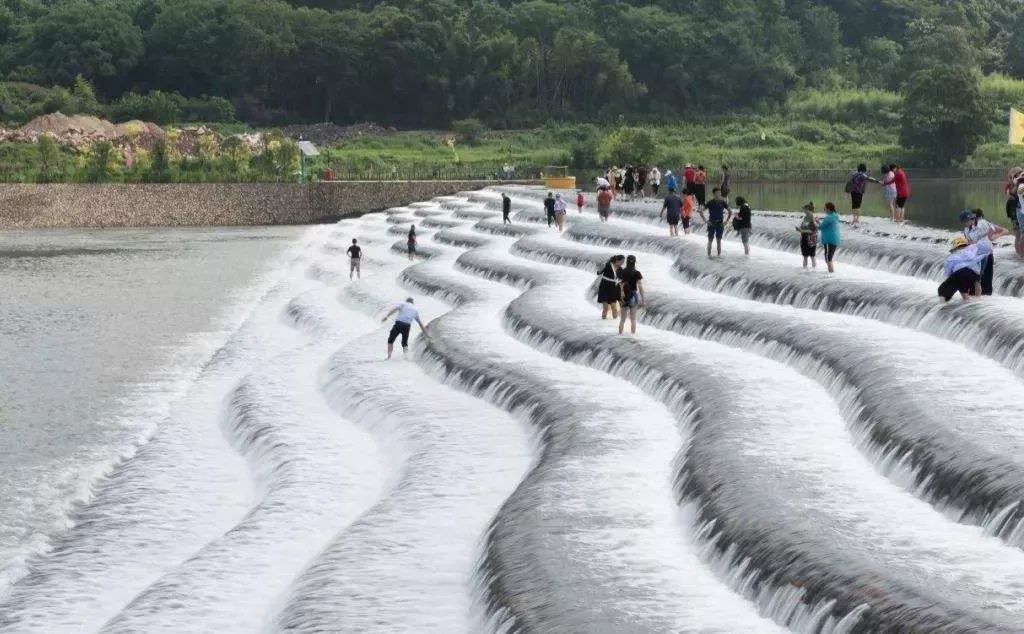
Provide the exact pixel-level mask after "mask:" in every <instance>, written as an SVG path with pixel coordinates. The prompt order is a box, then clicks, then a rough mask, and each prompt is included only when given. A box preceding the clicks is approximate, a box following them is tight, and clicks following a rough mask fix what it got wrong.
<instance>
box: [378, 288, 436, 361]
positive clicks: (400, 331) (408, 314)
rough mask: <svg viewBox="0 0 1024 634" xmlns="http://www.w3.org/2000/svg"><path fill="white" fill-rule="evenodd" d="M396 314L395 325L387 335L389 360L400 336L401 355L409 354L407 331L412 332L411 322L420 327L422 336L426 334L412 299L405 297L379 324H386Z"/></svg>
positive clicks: (425, 328)
mask: <svg viewBox="0 0 1024 634" xmlns="http://www.w3.org/2000/svg"><path fill="white" fill-rule="evenodd" d="M395 313H398V317H397V318H396V319H395V325H394V326H392V327H391V334H389V335H388V359H390V358H391V354H392V353H393V352H394V351H395V340H396V339H398V336H399V335H401V336H402V354H408V353H409V331H410V330H412V322H414V321H415V322H416V323H417V324H419V325H420V330H422V331H423V334H426V333H427V327H426V326H424V325H423V322H422V321H420V311H418V310H416V307H415V306H413V299H412V298H411V297H407V298H406V299H405V301H404V302H402V303H401V304H399V305H397V306H395V307H394V308H392V309H391V312H389V313H388V314H387V315H384V319H381V320H380V321H381V323H384V322H386V321H387V320H388V319H389V318H390V317H391V316H392V315H394V314H395Z"/></svg>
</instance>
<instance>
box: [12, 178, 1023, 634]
mask: <svg viewBox="0 0 1024 634" xmlns="http://www.w3.org/2000/svg"><path fill="white" fill-rule="evenodd" d="M509 191H510V192H511V193H512V196H513V207H514V215H513V217H514V219H515V223H514V224H512V225H506V224H504V223H502V222H501V220H500V195H499V192H498V191H497V190H485V191H482V192H474V193H467V194H464V195H458V196H448V197H442V198H438V199H436V200H434V201H424V202H420V203H414V204H412V205H409V206H406V207H401V208H396V209H392V210H388V211H386V212H384V213H379V214H370V215H367V216H365V217H363V218H358V219H352V220H345V221H342V222H340V223H338V224H337V225H331V226H324V227H317V228H312V229H309V230H306V231H305V232H303V233H302V234H301V236H296V237H295V238H294V239H293V241H292V242H291V244H290V246H289V248H288V249H286V250H284V251H282V254H281V255H280V257H278V258H277V259H274V260H273V261H271V262H270V263H268V264H266V265H264V266H265V268H266V270H265V271H264V272H261V273H260V274H259V275H257V276H254V277H253V278H251V279H249V280H248V282H247V283H246V284H245V285H244V286H243V287H242V288H239V289H237V290H235V291H234V292H233V293H232V296H231V299H230V303H231V305H232V306H234V308H232V310H231V311H229V312H230V314H228V315H227V316H226V317H223V318H222V319H221V321H220V322H217V323H218V324H219V326H217V327H215V328H210V329H208V330H207V331H203V332H202V333H197V334H192V335H189V336H188V337H187V338H185V339H184V340H183V341H184V343H181V344H179V345H178V346H176V347H169V348H167V352H166V354H165V356H164V357H161V358H160V359H159V360H158V361H156V368H157V369H156V370H154V371H153V372H152V373H151V375H152V376H153V377H154V379H153V380H152V381H148V380H147V381H145V382H139V383H138V384H137V385H136V386H135V387H134V388H132V389H131V390H129V391H127V392H125V394H126V395H127V396H125V397H124V398H125V399H126V403H127V404H129V405H130V406H129V407H128V408H127V409H124V410H122V411H124V412H130V413H131V414H130V415H129V416H128V420H124V421H120V422H118V423H117V428H118V429H119V430H124V431H123V432H119V433H118V434H117V435H116V437H112V438H114V439H116V442H113V440H112V441H111V443H110V444H108V445H104V444H103V443H99V444H95V445H93V446H95V447H98V448H99V449H97V450H96V451H97V453H95V455H94V456H93V457H92V458H90V456H89V455H86V456H80V457H79V458H78V461H77V462H76V463H75V464H76V465H77V466H76V467H75V469H74V470H71V471H69V472H68V473H67V474H66V475H65V476H63V477H64V480H63V481H67V482H69V483H70V484H69V485H67V486H71V488H72V489H75V488H76V487H77V490H78V491H79V492H78V493H77V494H75V495H74V496H71V497H67V496H66V495H65V494H57V493H53V494H50V493H47V492H46V490H45V489H42V490H41V491H40V497H39V499H38V500H27V502H30V504H28V505H27V506H26V507H25V509H26V510H24V511H23V518H24V519H22V520H21V521H22V522H23V523H24V524H26V525H40V522H43V523H45V522H44V521H43V520H41V519H37V516H38V517H40V518H42V517H44V515H42V511H41V510H39V508H37V507H36V506H33V504H32V503H34V504H36V505H37V506H39V507H42V506H44V500H50V501H49V502H46V504H47V506H46V508H47V509H48V510H47V513H49V516H47V517H50V518H51V519H50V520H46V521H48V522H50V525H51V526H52V527H51V529H50V530H48V531H38V530H37V531H34V532H31V533H26V535H25V537H21V538H19V537H17V535H18V531H17V526H14V525H13V524H12V525H11V526H5V527H0V529H6V530H7V532H6V533H5V532H4V530H0V536H3V535H7V534H9V535H11V537H8V538H5V539H6V540H7V541H5V542H0V545H3V546H4V549H3V550H0V555H2V556H3V557H5V559H4V560H0V563H2V564H3V566H4V567H2V568H0V571H3V573H4V574H5V575H6V576H5V577H3V578H0V582H2V583H3V585H2V586H0V588H2V590H0V591H2V594H0V631H4V632H18V633H21V632H83V631H108V632H161V631H163V632H172V631H174V632H181V631H187V632H200V631H219V632H256V631H260V632H275V631H294V632H395V633H398V632H437V633H439V634H448V633H452V632H466V633H476V632H488V631H491V632H538V633H549V632H628V633H634V632H635V633H637V634H640V633H649V632H665V633H669V632H673V633H675V632H693V633H696V632H720V633H723V634H725V633H737V632H775V631H784V630H789V631H795V632H806V633H808V634H810V633H819V632H828V633H837V634H841V633H845V632H868V631H907V632H911V631H914V632H917V631H920V632H924V631H928V632H965V631H986V632H1014V631H1020V630H1021V629H1022V627H1024V573H1022V572H1021V571H1022V570H1024V553H1022V552H1021V550H1020V546H1021V545H1022V544H1024V528H1022V527H1021V526H1022V521H1021V520H1022V514H1024V511H1022V510H1021V509H1020V505H1019V502H1020V500H1021V498H1022V497H1024V464H1022V463H1021V462H1020V459H1019V457H1018V456H1020V455H1021V449H1022V448H1024V432H1022V431H1021V429H1020V424H1019V420H1018V419H1019V418H1020V417H1019V409H1020V408H1019V403H1020V402H1021V401H1022V399H1024V386H1022V384H1021V382H1020V378H1019V377H1020V373H1021V372H1022V371H1024V363H1021V361H1020V355H1019V354H1018V353H1019V352H1020V351H1021V350H1024V331H1022V330H1021V326H1019V325H1018V324H1019V323H1022V322H1021V319H1020V318H1021V317H1024V305H1022V304H1021V300H1020V299H1018V298H1017V297H1014V293H1015V289H1016V288H1017V286H1016V285H1017V284H1018V283H1020V280H1024V275H1018V272H1017V268H1016V265H1015V264H1013V263H1009V262H1006V263H1002V262H1001V264H1003V265H1004V266H1002V267H1001V269H1002V272H1001V275H1002V277H1001V278H1000V279H1001V282H1000V289H1001V293H1002V295H1001V296H998V297H994V298H988V299H985V300H981V301H977V302H970V303H967V304H954V305H949V306H939V305H938V303H937V300H936V298H935V297H934V295H935V281H934V279H933V277H934V267H935V266H936V265H937V264H936V263H941V258H942V254H943V248H942V246H941V242H942V241H943V239H944V234H942V233H940V232H937V231H934V230H914V231H902V232H900V231H895V230H890V229H889V227H887V226H886V224H885V223H884V222H882V221H872V222H871V223H868V224H867V225H865V226H864V227H863V228H861V229H860V230H859V231H858V232H856V233H855V234H853V233H852V232H850V233H851V235H850V239H849V243H848V245H849V246H848V250H847V251H841V252H840V253H841V257H840V263H839V269H838V272H837V273H836V274H835V275H827V274H825V273H824V272H823V271H803V270H801V269H800V268H799V257H798V256H797V255H795V254H793V253H792V252H790V251H791V250H792V245H791V244H790V242H791V241H792V237H791V236H789V235H788V234H787V233H786V224H787V223H791V222H792V219H791V218H789V217H787V216H782V215H779V214H771V213H764V214H759V215H758V216H757V217H755V228H756V231H755V235H756V239H755V247H754V248H753V250H752V254H751V256H750V257H749V258H746V257H744V256H743V255H742V250H741V248H740V246H739V245H738V243H736V242H734V241H727V243H726V245H725V249H724V255H723V257H722V258H720V259H712V260H709V259H707V258H706V257H705V255H704V244H705V242H704V237H703V235H700V234H699V233H697V234H695V235H691V236H687V237H682V238H679V239H670V238H669V237H668V236H667V235H666V231H665V230H664V228H663V227H661V226H658V225H657V224H656V218H655V216H656V214H657V209H658V206H657V205H652V204H645V203H621V204H619V205H617V206H616V208H617V210H618V211H619V212H620V213H618V214H617V215H616V216H614V217H613V219H612V222H611V223H609V224H601V223H599V222H598V221H597V219H596V215H595V214H594V213H593V210H589V209H588V211H587V213H585V214H582V215H579V214H576V212H575V211H572V212H571V213H570V218H569V220H570V223H569V229H568V230H567V231H566V233H565V234H562V235H559V234H557V233H556V232H554V231H552V230H549V229H548V228H547V227H546V224H545V223H544V218H543V209H542V207H541V203H540V197H541V196H542V195H543V192H541V191H538V190H531V189H526V188H510V189H509ZM412 224H415V225H416V228H417V233H418V237H419V245H418V252H419V254H420V256H421V257H420V258H418V259H416V260H415V261H410V260H409V259H408V258H407V257H406V253H405V251H406V242H405V235H406V234H407V233H408V230H409V226H410V225H412ZM352 238H358V239H359V242H360V244H361V245H362V246H363V248H364V251H365V258H364V261H363V267H362V268H363V276H362V279H359V280H350V279H349V270H348V261H347V258H346V256H345V250H346V248H347V247H348V245H349V243H350V242H351V239H352ZM617 252H625V253H635V254H636V255H637V256H638V259H639V268H640V269H641V270H642V271H643V273H644V281H645V285H646V290H647V296H646V299H647V303H648V305H647V307H646V308H645V309H643V310H641V311H640V313H641V324H640V330H639V333H638V334H637V335H635V336H634V335H628V334H627V335H619V334H618V333H617V329H616V326H617V324H616V323H614V322H612V321H601V320H600V319H599V312H600V311H599V308H598V307H596V306H595V305H594V303H593V290H594V283H595V279H596V277H595V272H596V270H597V268H598V266H599V265H600V264H602V263H603V262H604V261H606V260H607V259H608V257H609V256H610V255H612V254H614V253H617ZM844 255H846V256H848V257H847V259H845V260H844V259H843V256H844ZM409 295H411V296H413V297H415V299H416V305H417V306H418V307H419V309H420V311H421V315H422V317H423V320H424V322H425V323H429V326H428V331H427V333H426V334H425V335H424V334H420V333H419V332H418V326H414V327H413V329H414V335H413V345H412V348H411V350H410V353H409V356H408V358H405V357H404V356H403V355H402V353H401V352H397V353H396V358H394V359H392V360H390V361H386V360H385V359H384V344H385V341H384V340H385V337H386V335H387V332H388V330H389V328H390V321H387V320H385V321H386V322H387V323H382V321H381V319H382V318H383V317H384V316H385V314H386V313H387V312H388V311H389V310H390V309H391V308H392V307H394V305H395V304H396V303H397V302H398V301H401V300H402V299H404V297H406V296H409ZM225 301H228V300H225ZM182 310H187V307H182ZM161 369H162V373H161ZM131 403H136V404H135V405H131ZM90 455H91V454H90ZM55 478H56V476H55ZM52 481H53V482H61V481H62V480H60V479H59V478H56V479H54V480H52ZM54 499H58V500H64V502H63V503H64V504H65V506H64V507H63V510H58V511H57V512H56V515H55V511H54V510H53V509H54V507H53V505H52V500H54ZM75 499H78V500H81V506H80V507H77V508H72V506H71V504H72V502H73V501H74V500H75ZM57 508H58V509H60V508H61V507H57ZM54 518H55V519H54ZM54 522H55V523H54Z"/></svg>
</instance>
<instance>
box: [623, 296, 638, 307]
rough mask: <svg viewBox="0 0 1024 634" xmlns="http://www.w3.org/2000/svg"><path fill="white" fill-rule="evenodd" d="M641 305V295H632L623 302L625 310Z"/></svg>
mask: <svg viewBox="0 0 1024 634" xmlns="http://www.w3.org/2000/svg"><path fill="white" fill-rule="evenodd" d="M639 305H640V294H639V293H630V294H629V297H627V298H625V299H623V300H622V307H623V308H636V307H637V306H639Z"/></svg>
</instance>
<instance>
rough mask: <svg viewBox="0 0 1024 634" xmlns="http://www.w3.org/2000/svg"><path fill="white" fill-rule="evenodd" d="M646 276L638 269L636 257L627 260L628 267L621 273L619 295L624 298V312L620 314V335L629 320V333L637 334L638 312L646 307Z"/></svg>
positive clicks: (632, 256)
mask: <svg viewBox="0 0 1024 634" xmlns="http://www.w3.org/2000/svg"><path fill="white" fill-rule="evenodd" d="M643 280H644V276H643V275H642V274H641V273H640V271H639V270H637V268H636V256H635V255H631V256H629V257H628V258H626V267H625V268H624V269H622V270H621V271H619V288H621V289H622V292H621V294H620V295H619V296H620V297H621V298H622V312H621V313H620V314H619V334H620V335H621V334H622V331H623V330H624V329H625V328H626V318H627V317H628V318H629V322H630V324H629V325H630V328H629V331H630V332H631V333H633V334H634V335H635V334H636V311H637V310H638V309H640V308H641V307H643V306H644V304H645V301H644V281H643Z"/></svg>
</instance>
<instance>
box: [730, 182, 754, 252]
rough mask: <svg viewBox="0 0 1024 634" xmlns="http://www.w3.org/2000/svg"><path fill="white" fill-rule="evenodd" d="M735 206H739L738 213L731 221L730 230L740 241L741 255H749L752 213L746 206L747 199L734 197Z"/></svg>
mask: <svg viewBox="0 0 1024 634" xmlns="http://www.w3.org/2000/svg"><path fill="white" fill-rule="evenodd" d="M736 204H737V205H738V206H739V211H737V212H736V215H735V216H734V217H733V219H732V228H733V230H734V231H735V232H736V233H738V234H739V236H740V240H741V241H742V242H743V254H744V255H747V256H749V255H750V231H751V229H753V223H752V217H753V215H754V212H753V211H752V210H751V209H750V205H749V204H747V199H746V198H744V197H743V196H737V197H736Z"/></svg>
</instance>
